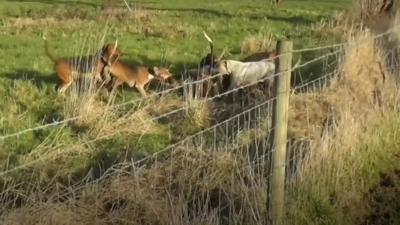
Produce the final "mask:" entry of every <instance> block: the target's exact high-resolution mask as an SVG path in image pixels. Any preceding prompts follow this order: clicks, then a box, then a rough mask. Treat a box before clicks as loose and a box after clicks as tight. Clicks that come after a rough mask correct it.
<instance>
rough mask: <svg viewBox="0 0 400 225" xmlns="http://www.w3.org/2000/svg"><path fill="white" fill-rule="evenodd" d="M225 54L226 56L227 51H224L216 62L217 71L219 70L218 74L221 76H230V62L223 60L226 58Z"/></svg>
mask: <svg viewBox="0 0 400 225" xmlns="http://www.w3.org/2000/svg"><path fill="white" fill-rule="evenodd" d="M224 54H225V49H224V50H223V51H222V53H221V55H220V56H219V57H218V58H217V60H216V61H217V63H216V65H217V69H218V72H219V73H221V74H230V73H231V72H230V69H229V65H228V64H229V62H228V60H222V57H223V56H224Z"/></svg>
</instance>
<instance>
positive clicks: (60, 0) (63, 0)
mask: <svg viewBox="0 0 400 225" xmlns="http://www.w3.org/2000/svg"><path fill="white" fill-rule="evenodd" d="M6 1H8V2H26V3H32V2H37V3H44V4H75V5H86V6H91V7H96V6H101V4H100V3H93V2H86V1H68V0H6Z"/></svg>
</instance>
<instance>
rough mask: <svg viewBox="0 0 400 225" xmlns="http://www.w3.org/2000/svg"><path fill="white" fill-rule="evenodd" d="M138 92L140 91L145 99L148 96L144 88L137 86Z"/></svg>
mask: <svg viewBox="0 0 400 225" xmlns="http://www.w3.org/2000/svg"><path fill="white" fill-rule="evenodd" d="M136 90H138V91H139V93H140V94H142V96H143V97H146V96H147V93H146V91H145V90H144V88H143V87H142V86H136Z"/></svg>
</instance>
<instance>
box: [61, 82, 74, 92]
mask: <svg viewBox="0 0 400 225" xmlns="http://www.w3.org/2000/svg"><path fill="white" fill-rule="evenodd" d="M71 84H72V81H70V82H68V83H64V84H62V85H61V87H60V88H59V89H58V92H59V93H64V92H65V91H66V90H67V88H68V87H69V86H71Z"/></svg>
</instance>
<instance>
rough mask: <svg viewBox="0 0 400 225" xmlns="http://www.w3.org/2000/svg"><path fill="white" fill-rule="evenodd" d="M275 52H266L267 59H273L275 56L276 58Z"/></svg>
mask: <svg viewBox="0 0 400 225" xmlns="http://www.w3.org/2000/svg"><path fill="white" fill-rule="evenodd" d="M276 56H277V55H276V52H275V51H272V52H269V53H268V55H267V59H268V60H274V59H275V58H276Z"/></svg>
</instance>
